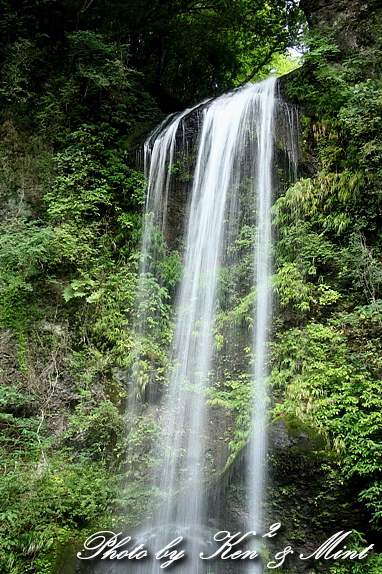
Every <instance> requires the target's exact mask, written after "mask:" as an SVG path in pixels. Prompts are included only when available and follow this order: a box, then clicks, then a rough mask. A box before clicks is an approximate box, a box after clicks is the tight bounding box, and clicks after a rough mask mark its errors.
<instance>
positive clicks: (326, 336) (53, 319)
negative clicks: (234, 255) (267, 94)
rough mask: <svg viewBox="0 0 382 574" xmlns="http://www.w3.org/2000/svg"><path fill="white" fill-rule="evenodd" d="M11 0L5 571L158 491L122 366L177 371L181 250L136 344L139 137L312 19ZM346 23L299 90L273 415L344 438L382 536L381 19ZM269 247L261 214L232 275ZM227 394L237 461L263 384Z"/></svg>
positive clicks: (283, 229)
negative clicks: (366, 33) (299, 160)
mask: <svg viewBox="0 0 382 574" xmlns="http://www.w3.org/2000/svg"><path fill="white" fill-rule="evenodd" d="M126 4H127V5H126ZM0 6H1V15H0V24H1V30H2V44H1V48H0V50H1V57H2V74H1V81H0V105H1V112H0V113H1V128H0V129H1V132H0V133H1V137H0V170H1V196H0V201H1V206H2V214H1V216H0V244H1V252H0V292H1V293H0V294H1V297H0V325H1V331H0V341H1V351H0V385H1V386H0V391H1V394H0V434H1V436H0V453H1V460H2V469H1V476H0V500H1V508H0V522H1V524H2V526H3V532H5V535H4V536H2V537H1V539H0V570H1V571H4V572H5V573H9V574H19V573H22V572H29V573H31V574H33V573H35V572H36V573H37V572H39V573H44V572H45V573H46V574H48V573H51V572H54V569H55V568H57V567H58V566H57V560H58V555H59V548H60V546H64V545H67V544H68V543H69V542H70V541H74V543H79V544H81V543H82V541H83V539H84V538H85V535H86V534H87V533H88V532H91V531H94V529H100V528H103V527H108V526H109V524H110V520H111V517H112V515H114V517H115V518H118V515H119V514H118V513H122V510H123V512H124V513H125V514H126V513H127V514H128V515H129V517H130V524H131V525H133V524H134V523H135V521H136V520H137V516H138V513H139V512H141V511H142V509H143V508H144V506H145V505H146V504H147V499H148V498H149V497H148V496H147V494H148V493H147V490H146V477H147V473H148V470H149V468H150V465H151V464H152V461H151V460H150V455H149V454H148V452H149V449H148V445H149V444H150V441H151V440H152V438H153V436H155V432H156V425H155V421H154V420H152V419H149V418H145V419H139V420H137V421H136V425H135V428H134V432H130V433H126V426H125V421H124V407H125V398H126V381H125V379H124V377H125V373H126V369H127V368H129V369H132V370H134V371H135V373H136V375H137V377H138V378H139V380H140V382H141V390H142V395H143V396H144V392H145V387H146V385H147V384H148V382H149V381H150V377H152V372H153V370H155V375H156V378H157V380H160V378H161V376H162V372H163V369H164V366H165V361H166V357H165V346H166V344H167V342H168V339H169V333H170V328H171V325H170V304H171V301H172V297H173V295H174V285H175V284H176V281H177V277H178V276H179V259H178V257H177V254H176V253H171V252H168V250H166V249H165V246H164V243H163V238H158V246H157V250H158V253H160V255H161V262H160V275H161V283H160V284H159V283H158V282H156V281H155V279H154V278H153V279H152V284H151V285H148V286H147V290H148V292H150V294H151V297H152V300H151V301H150V302H149V307H150V308H151V309H152V310H153V311H152V317H150V315H149V317H148V320H149V321H151V323H150V325H151V329H150V334H149V337H148V340H146V341H138V340H137V339H136V338H135V335H134V332H133V329H132V323H133V313H134V310H133V309H134V300H135V290H136V283H137V265H138V263H137V262H138V258H139V254H138V250H139V238H140V231H141V223H142V221H141V220H142V215H141V213H142V204H143V199H144V193H145V188H144V181H143V174H142V173H141V171H140V170H139V168H137V163H136V158H135V157H134V155H133V153H132V152H131V143H132V140H133V139H134V137H136V136H137V135H139V134H140V133H142V132H144V131H145V130H147V129H148V128H149V127H150V126H151V125H153V124H154V123H155V122H156V121H158V120H159V119H161V117H162V112H163V111H164V112H167V111H173V110H175V109H178V108H181V107H182V106H184V105H185V104H188V103H190V102H194V101H197V100H198V99H201V98H203V97H206V96H213V95H216V94H217V93H220V92H222V91H224V90H226V89H229V88H232V87H233V86H235V85H237V84H239V83H240V82H242V81H244V80H245V79H246V78H248V77H250V76H252V75H254V76H255V77H256V73H258V72H260V73H264V69H265V70H269V69H270V68H271V67H272V66H275V65H276V66H277V61H278V60H277V58H279V57H280V54H283V53H284V50H285V48H286V47H287V46H288V45H293V43H294V42H295V39H296V37H297V35H298V33H299V21H300V18H301V17H300V14H299V12H298V10H297V9H296V7H295V5H294V3H293V2H289V1H288V2H284V1H282V2H280V1H278V0H272V1H269V2H266V3H264V2H256V1H247V0H235V1H234V2H232V1H231V2H225V1H222V0H213V1H212V2H210V3H209V5H208V6H205V5H204V4H202V3H199V2H193V1H188V0H177V1H171V0H168V1H166V2H162V1H159V0H158V1H157V0H156V1H154V2H143V1H140V0H134V1H130V2H128V3H126V2H123V1H122V0H119V1H118V0H113V1H112V2H102V1H101V0H99V1H96V2H87V1H81V0H74V1H69V0H40V1H38V2H34V1H33V2H32V1H29V0H17V1H11V0H9V1H8V0H2V1H1V3H0ZM370 22H371V24H372V26H374V27H375V29H377V28H378V26H380V23H379V22H378V19H374V20H373V19H372V18H370ZM328 34H329V32H325V33H324V34H321V35H319V34H317V33H313V34H311V36H310V39H309V40H308V43H309V46H310V50H309V51H308V52H307V53H306V55H305V63H304V66H303V67H302V68H301V69H300V70H299V71H298V72H297V73H296V72H295V73H294V74H293V75H292V77H291V79H290V80H289V81H288V82H287V83H286V88H285V89H286V93H287V95H288V97H289V99H291V100H293V101H296V102H298V103H299V105H302V106H303V107H304V110H305V112H304V113H305V115H304V116H303V117H302V122H303V134H302V138H303V145H302V147H303V150H304V154H305V157H304V158H303V164H304V168H303V169H305V171H304V173H302V174H301V176H302V177H301V178H300V179H299V180H298V182H297V183H295V184H294V185H293V186H292V187H291V188H290V189H288V190H287V191H286V192H285V194H283V195H282V196H281V197H280V198H279V199H278V200H277V202H276V204H275V207H274V217H275V224H277V226H278V234H279V237H278V242H277V246H276V269H275V277H274V285H275V291H276V292H277V293H278V298H279V310H280V312H279V315H278V319H277V325H276V330H277V336H276V338H275V341H274V343H273V356H272V364H273V371H272V374H271V382H272V384H273V385H274V387H275V389H277V397H279V402H278V404H277V405H276V406H275V407H274V409H275V410H274V414H275V415H277V416H292V415H293V416H297V417H298V418H299V419H301V420H302V421H303V422H305V423H307V424H309V425H312V426H313V427H315V428H316V429H318V430H319V431H320V432H321V433H322V434H323V435H324V436H325V437H326V439H327V444H328V447H327V449H328V451H333V452H335V453H336V458H335V459H334V462H333V461H332V462H331V465H330V472H331V473H334V474H332V475H331V479H332V480H340V478H339V477H340V475H343V477H344V478H343V479H342V478H341V480H344V481H345V482H346V481H347V482H349V481H354V483H355V484H356V486H357V496H358V499H359V501H360V502H361V503H362V504H364V505H365V507H366V509H367V513H366V514H367V516H366V519H365V523H364V527H365V529H369V530H370V531H371V530H372V529H379V528H380V525H381V516H382V505H381V501H380V498H381V497H380V494H381V489H382V487H381V470H380V467H381V464H380V445H381V433H382V422H381V415H380V412H381V406H382V405H381V402H382V399H381V392H380V378H381V370H382V363H381V356H382V348H381V336H382V332H381V325H382V322H381V321H382V303H381V300H382V294H381V289H382V268H381V257H382V236H381V228H382V226H381V186H382V167H381V165H382V162H381V158H382V142H381V136H380V133H381V122H382V119H381V117H382V95H381V94H382V85H381V80H380V78H381V72H382V69H381V68H382V59H381V56H380V53H381V52H380V48H381V46H379V45H378V44H377V43H376V40H375V38H378V37H380V35H379V34H378V33H376V34H374V35H373V39H372V40H370V42H369V44H368V45H365V46H364V47H363V48H362V51H359V50H357V49H353V50H352V49H348V50H347V51H346V52H343V51H342V50H340V49H339V48H338V46H337V45H336V43H335V41H334V40H331V39H330V36H329V35H328ZM272 58H273V59H272ZM250 240H251V230H250V229H245V228H243V235H242V237H241V238H240V241H241V243H240V245H238V249H239V250H240V249H241V250H242V253H243V254H244V255H243V257H242V259H241V263H240V264H241V265H242V267H240V268H238V269H237V270H235V272H236V275H235V280H238V281H239V279H240V278H241V277H245V274H246V273H248V270H249V268H250V265H251V263H250V262H249V261H248V260H247V259H248V257H247V259H246V256H247V251H246V250H248V245H250ZM225 281H226V282H225V288H226V290H227V293H230V285H231V284H232V281H233V278H232V277H226V278H225ZM230 282H231V283H230ZM249 304H250V299H249V298H248V294H246V295H245V296H243V297H242V298H241V299H240V300H238V301H236V302H235V311H234V313H235V316H233V315H232V313H231V315H229V314H228V312H227V313H225V312H224V309H222V310H221V314H220V315H219V317H218V325H217V328H218V329H219V328H220V327H221V329H222V330H224V329H225V330H226V331H229V325H230V321H233V322H240V321H242V322H245V321H246V320H247V319H246V317H247V314H248V306H249ZM138 315H139V313H138ZM216 344H217V345H219V344H221V340H220V339H219V333H218V332H217V333H216ZM142 345H144V350H145V354H144V355H143V354H142V353H138V348H139V349H142ZM275 396H276V395H275ZM210 400H211V401H212V402H214V401H215V403H220V404H222V403H223V404H224V405H225V406H226V407H227V408H228V409H229V410H230V411H231V412H232V414H233V419H235V420H236V429H237V430H236V431H235V433H234V434H233V435H232V436H231V437H230V445H229V446H230V448H231V452H232V453H233V454H236V453H237V452H238V451H239V449H240V447H241V446H242V445H243V443H244V442H245V440H246V436H247V435H246V433H245V432H242V431H241V430H240V429H241V428H242V427H243V426H244V427H245V417H246V414H245V413H246V406H247V400H248V395H247V390H246V386H245V377H244V379H243V378H242V379H238V380H236V379H235V378H232V380H231V379H227V380H226V381H225V386H224V387H223V388H220V389H218V390H217V391H216V392H215V395H213V396H212V397H211V398H210ZM126 476H132V477H134V483H131V484H130V486H129V487H128V488H123V487H121V484H124V482H123V481H121V478H122V477H126ZM369 530H368V531H369ZM365 567H366V568H368V570H365V572H366V571H367V572H368V573H369V574H370V573H371V572H372V567H373V566H372V565H371V564H368V565H367V566H365ZM64 569H65V568H64ZM63 571H64V570H63ZM335 572H336V573H337V572H338V573H340V572H342V570H341V569H340V567H338V569H337V570H336V571H335ZM356 572H357V573H358V570H354V573H356ZM359 572H361V570H359ZM362 572H363V571H362Z"/></svg>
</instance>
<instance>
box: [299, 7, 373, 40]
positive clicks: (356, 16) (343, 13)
mask: <svg viewBox="0 0 382 574" xmlns="http://www.w3.org/2000/svg"><path fill="white" fill-rule="evenodd" d="M300 8H301V9H302V11H303V12H304V14H305V16H306V19H307V22H308V24H309V27H310V28H312V27H314V28H319V29H325V28H329V29H330V30H331V31H333V32H334V38H335V40H336V41H337V43H338V46H339V47H340V48H341V49H342V50H349V49H351V48H362V47H364V46H367V45H369V44H371V43H373V42H374V41H375V40H376V35H377V34H378V30H375V29H374V27H373V26H372V25H371V24H372V20H373V19H374V18H376V17H377V15H378V12H380V11H381V3H380V1H379V0H301V2H300Z"/></svg>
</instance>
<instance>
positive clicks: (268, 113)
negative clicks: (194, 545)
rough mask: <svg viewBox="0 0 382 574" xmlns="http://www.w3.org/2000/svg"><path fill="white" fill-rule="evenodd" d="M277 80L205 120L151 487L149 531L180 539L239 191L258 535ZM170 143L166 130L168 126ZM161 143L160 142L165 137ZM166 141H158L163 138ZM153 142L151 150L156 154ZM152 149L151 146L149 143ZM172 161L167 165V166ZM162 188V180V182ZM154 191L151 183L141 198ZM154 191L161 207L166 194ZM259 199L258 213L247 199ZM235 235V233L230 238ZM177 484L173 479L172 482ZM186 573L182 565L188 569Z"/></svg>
mask: <svg viewBox="0 0 382 574" xmlns="http://www.w3.org/2000/svg"><path fill="white" fill-rule="evenodd" d="M274 87H275V79H273V78H271V79H269V80H267V81H265V82H262V83H260V84H257V85H250V86H248V87H246V88H245V89H242V90H239V91H237V92H235V93H230V94H227V95H224V96H221V97H220V98H218V99H216V100H215V101H213V102H212V103H211V104H209V105H208V106H207V107H206V108H205V109H204V112H203V119H202V128H201V133H200V139H199V144H198V155H197V161H196V166H195V172H194V183H193V187H192V193H191V202H190V207H189V217H188V224H187V234H186V241H185V255H184V271H183V276H182V280H181V284H180V288H179V295H178V300H177V309H178V311H177V317H176V327H175V332H174V339H173V353H172V361H171V362H172V363H173V365H174V366H173V369H172V372H171V375H170V377H169V389H168V394H167V397H166V400H165V402H164V405H163V411H162V412H163V415H162V421H161V422H162V429H163V430H162V434H161V436H160V441H159V442H160V450H162V456H161V457H159V458H160V460H161V469H160V471H159V473H158V475H157V477H155V479H154V480H156V481H157V485H158V487H159V489H160V491H161V492H163V493H164V494H165V498H167V500H168V499H169V498H170V499H171V497H172V500H174V502H173V503H172V504H171V503H170V504H167V505H164V506H162V507H161V508H160V511H159V513H158V515H157V516H154V519H153V523H152V527H153V528H155V527H156V526H158V524H162V525H166V524H175V525H176V526H177V527H178V528H179V530H180V531H181V530H182V528H183V531H184V528H190V527H194V528H197V527H198V526H200V525H202V524H203V523H205V520H206V517H205V516H203V507H204V500H203V496H204V488H203V466H204V457H205V450H206V446H205V432H206V431H205V429H206V428H207V426H208V425H206V420H207V419H206V388H207V387H208V386H209V384H210V381H209V372H210V369H211V366H212V361H213V327H214V317H215V314H216V296H217V290H218V284H219V266H221V264H222V261H224V259H225V252H226V250H227V247H228V246H229V241H232V240H233V239H235V237H236V236H237V231H238V230H237V229H235V225H234V224H233V223H232V222H233V221H234V220H235V218H237V212H238V204H239V203H240V188H241V186H242V185H243V181H244V180H245V179H246V180H247V181H249V182H252V183H250V185H251V186H252V188H253V189H252V191H253V198H254V209H255V211H256V213H257V222H256V224H257V240H256V249H255V260H256V266H255V268H256V269H255V280H254V283H255V286H256V304H255V309H256V321H255V338H254V339H255V343H254V354H255V369H254V379H255V385H254V395H255V396H254V401H253V402H254V417H253V420H254V425H253V426H254V431H255V433H254V434H255V437H256V438H255V440H254V441H253V447H252V448H251V458H250V465H249V468H250V473H249V484H250V492H251V498H250V508H251V509H252V510H253V512H251V517H252V519H254V524H251V525H249V529H254V528H255V526H256V525H257V526H256V527H259V526H260V506H261V495H262V488H261V484H262V470H261V469H262V467H263V459H264V443H265V430H264V428H265V427H264V413H265V389H264V360H265V343H266V329H267V322H268V318H269V311H270V308H269V307H270V305H269V289H268V277H269V273H270V228H271V224H270V207H271V195H272V183H271V180H272V176H271V166H272V149H273V137H272V128H273V108H274V99H275V98H274ZM170 130H171V134H174V123H172V124H171V126H170ZM166 136H167V133H166ZM163 140H164V141H167V139H166V137H164V138H163ZM157 141H158V140H155V143H154V148H155V144H156V143H157ZM149 143H152V142H149ZM172 158H173V153H172V155H170V159H169V161H172ZM159 179H160V181H164V176H163V175H162V174H160V176H159ZM152 185H153V183H152V182H151V180H149V188H150V186H152ZM163 187H164V190H162V197H164V203H165V204H166V203H167V197H168V184H166V185H165V186H163ZM256 197H257V205H256V201H255V198H256ZM232 232H233V233H232ZM180 477H181V479H180ZM198 564H199V566H201V565H200V562H198V561H195V562H194V563H193V564H192V571H193V572H195V573H196V572H198ZM187 568H188V570H187V571H191V570H189V569H190V565H189V564H188V565H187Z"/></svg>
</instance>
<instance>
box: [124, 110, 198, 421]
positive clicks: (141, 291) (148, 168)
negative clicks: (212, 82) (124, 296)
mask: <svg viewBox="0 0 382 574" xmlns="http://www.w3.org/2000/svg"><path fill="white" fill-rule="evenodd" d="M200 105H201V104H197V105H196V106H194V107H192V108H187V109H186V110H184V111H183V112H181V113H175V114H172V115H171V116H168V117H166V118H165V119H164V120H163V121H162V122H161V123H160V124H159V125H158V126H157V127H156V128H155V129H154V130H153V131H152V132H151V133H150V135H149V137H148V138H147V140H146V141H145V143H144V146H143V152H144V156H143V157H144V175H145V180H146V181H147V195H146V202H145V216H144V220H143V230H142V240H141V256H140V260H139V272H138V285H137V296H136V315H135V325H134V334H135V338H136V340H137V341H138V342H139V343H138V349H136V350H135V354H136V356H135V361H134V362H135V372H133V373H132V375H131V377H130V378H131V388H130V393H129V401H128V413H134V412H135V410H136V407H137V398H138V396H139V395H140V392H141V391H140V388H139V384H138V375H137V371H138V369H139V361H140V356H141V352H142V343H143V341H142V340H143V339H144V337H145V336H146V335H147V306H146V305H145V304H143V305H142V303H144V302H145V300H147V299H148V298H149V296H150V294H149V291H150V288H151V284H150V274H151V259H152V258H154V259H155V253H152V249H151V242H152V240H153V231H154V227H158V228H159V229H160V230H161V231H162V232H163V231H164V229H165V227H166V216H167V203H168V194H169V191H170V186H171V174H172V168H173V165H174V158H175V152H176V136H177V132H178V129H179V126H180V125H182V121H183V119H184V118H185V117H186V116H187V115H188V114H190V113H191V112H192V111H193V110H194V109H196V108H198V107H199V106H200Z"/></svg>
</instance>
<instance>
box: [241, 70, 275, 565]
mask: <svg viewBox="0 0 382 574" xmlns="http://www.w3.org/2000/svg"><path fill="white" fill-rule="evenodd" d="M272 80H273V81H270V80H268V82H267V85H266V89H264V91H263V93H262V95H261V100H260V113H259V120H260V121H259V124H258V133H259V135H258V168H257V242H256V251H255V262H256V267H255V286H256V302H255V323H254V325H255V330H254V343H253V346H254V356H255V361H254V390H253V408H252V410H253V416H252V431H253V437H252V440H251V442H250V456H249V465H248V470H247V473H248V485H249V493H250V497H249V501H250V502H249V520H250V523H249V524H248V530H255V531H256V532H259V530H261V506H262V500H263V483H264V463H265V451H266V428H265V411H266V403H267V398H266V397H267V394H266V388H265V376H266V371H265V366H266V365H265V364H266V341H267V328H268V323H269V318H270V310H271V309H270V308H271V301H270V289H269V284H268V283H269V276H270V271H271V202H272V156H273V146H274V138H273V117H274V107H275V79H272ZM251 568H252V571H257V572H261V571H262V567H261V564H260V563H256V564H255V565H253V566H252V567H251Z"/></svg>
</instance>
